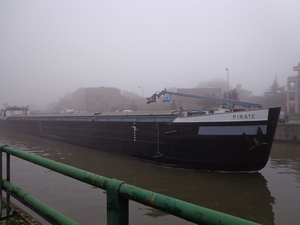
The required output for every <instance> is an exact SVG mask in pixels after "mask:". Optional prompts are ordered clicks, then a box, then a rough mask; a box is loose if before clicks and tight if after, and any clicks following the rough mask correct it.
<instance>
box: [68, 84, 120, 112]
mask: <svg viewBox="0 0 300 225" xmlns="http://www.w3.org/2000/svg"><path fill="white" fill-rule="evenodd" d="M120 102H121V90H120V89H118V88H113V87H96V88H79V89H77V90H76V91H75V92H74V94H73V97H72V108H73V109H74V110H76V111H80V112H84V111H87V112H98V111H100V112H107V111H115V110H116V109H118V107H119V105H120Z"/></svg>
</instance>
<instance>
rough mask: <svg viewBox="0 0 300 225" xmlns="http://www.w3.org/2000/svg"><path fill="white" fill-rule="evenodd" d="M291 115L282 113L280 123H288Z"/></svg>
mask: <svg viewBox="0 0 300 225" xmlns="http://www.w3.org/2000/svg"><path fill="white" fill-rule="evenodd" d="M289 119H290V117H289V115H288V114H287V113H286V112H284V111H281V112H280V114H279V122H280V123H286V122H289Z"/></svg>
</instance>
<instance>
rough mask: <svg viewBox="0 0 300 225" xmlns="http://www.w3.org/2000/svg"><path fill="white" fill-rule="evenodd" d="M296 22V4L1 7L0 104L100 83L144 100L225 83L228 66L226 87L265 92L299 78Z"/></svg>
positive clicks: (269, 0)
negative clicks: (171, 91)
mask: <svg viewBox="0 0 300 225" xmlns="http://www.w3.org/2000/svg"><path fill="white" fill-rule="evenodd" d="M299 18H300V1H299V0H287V1H281V0H264V1H261V0H251V1H250V0H249V1H247V0H244V1H240V0H226V1H223V0H219V1H218V0H215V1H214V0H207V1H201V0H172V1H171V0H167V1H165V0H145V1H141V0H136V1H131V0H129V1H121V0H120V1H108V0H107V1H104V0H89V1H79V0H78V1H77V0H65V1H62V0H48V1H31V0H23V1H14V0H2V1H1V2H0V104H1V106H2V105H3V103H8V104H10V105H13V104H18V105H24V104H31V105H46V104H48V103H50V102H55V101H58V100H59V98H60V97H63V96H64V95H65V94H66V93H68V92H75V91H76V90H77V89H78V88H79V87H99V86H105V87H117V88H119V89H121V90H126V91H130V92H134V93H137V94H139V95H141V94H142V91H143V94H144V96H145V97H146V96H147V95H151V94H153V93H154V92H155V91H158V90H162V89H163V88H164V87H167V88H168V87H178V88H193V87H196V86H197V85H198V84H199V83H201V82H205V81H209V80H213V79H216V78H221V79H224V81H226V79H227V71H226V70H225V69H226V68H228V71H229V84H230V86H231V87H235V86H236V84H242V85H243V86H242V87H243V88H244V89H248V90H251V91H252V92H253V94H255V95H262V94H263V92H264V91H266V90H267V89H268V88H269V87H270V86H271V84H272V82H273V81H274V78H275V76H277V80H278V83H279V85H280V86H284V85H286V78H287V77H288V76H295V75H297V73H296V72H294V71H293V67H294V66H296V65H298V63H299V62H300V29H299V28H300V19H299ZM138 86H140V87H142V89H141V88H138Z"/></svg>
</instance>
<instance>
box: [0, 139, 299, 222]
mask: <svg viewBox="0 0 300 225" xmlns="http://www.w3.org/2000/svg"><path fill="white" fill-rule="evenodd" d="M0 143H5V144H8V145H10V146H12V147H15V148H19V149H23V150H26V151H29V152H32V153H34V154H37V155H41V156H43V157H46V158H49V159H53V160H55V161H59V162H63V163H65V164H68V165H72V166H75V167H78V168H81V169H84V170H88V171H90V172H93V173H97V174H100V175H102V176H106V177H110V178H116V179H119V180H124V181H125V182H127V183H129V184H132V185H136V186H138V187H142V188H145V189H148V190H151V191H155V192H158V193H161V194H164V195H168V196H171V197H175V198H178V199H181V200H184V201H188V202H191V203H194V204H197V205H201V206H204V207H207V208H210V209H214V210H217V211H221V212H225V213H228V214H231V215H235V216H238V217H241V218H244V219H248V220H251V221H254V222H258V223H262V224H267V225H268V224H270V225H272V224H276V225H279V224H286V222H287V221H288V222H289V224H297V223H296V221H297V219H298V218H299V216H298V212H299V210H300V207H299V203H298V202H299V200H300V199H299V198H300V197H299V196H300V193H299V180H300V179H299V178H300V176H299V174H300V172H299V171H300V168H299V165H300V149H299V148H300V147H299V145H295V144H287V143H277V142H276V143H274V146H273V149H272V154H271V158H270V160H269V163H268V164H267V166H266V168H265V169H263V170H262V171H260V172H259V173H218V172H206V171H195V170H185V169H178V168H170V167H165V166H161V165H157V164H152V163H148V162H143V161H140V160H136V159H132V158H128V157H124V156H119V155H115V154H110V153H106V152H102V151H99V150H94V149H88V148H82V147H78V146H72V145H68V144H64V143H59V142H53V141H49V140H44V139H39V138H33V137H27V136H24V135H18V134H6V133H5V134H1V133H0ZM45 182H47V181H45ZM284 184H285V185H287V187H286V186H284ZM88 190H90V189H88ZM88 190H87V191H88ZM286 190H288V191H290V194H289V196H288V198H287V195H286V193H285V192H286ZM95 198H98V197H97V196H95ZM290 198H293V201H291V199H290ZM61 201H63V200H61ZM291 202H292V206H291V207H288V208H289V210H285V209H283V207H285V205H288V204H290V203H291ZM58 204H61V202H59V201H58ZM297 204H298V205H297ZM131 205H134V207H133V208H130V212H131V214H132V215H131V218H132V219H133V220H134V221H135V222H136V223H138V222H139V221H140V222H143V224H147V222H146V221H147V220H145V218H147V217H151V218H156V222H159V221H160V220H163V221H169V222H170V221H172V224H186V221H180V220H176V219H174V218H169V216H168V215H167V214H165V213H162V212H160V211H158V210H154V209H151V208H149V207H146V206H142V205H140V204H134V203H133V204H132V203H131ZM73 207H74V206H73ZM79 207H80V204H79V205H78V208H76V209H74V212H78V211H79V210H82V209H79ZM283 212H284V213H283ZM139 214H141V215H142V217H139V216H138V215H139ZM96 216H98V215H97V214H96ZM287 216H288V217H290V219H288V220H287V219H286V217H287ZM83 217H84V215H83ZM141 218H142V219H141ZM297 222H298V221H297ZM170 223H171V222H170Z"/></svg>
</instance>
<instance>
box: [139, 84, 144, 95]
mask: <svg viewBox="0 0 300 225" xmlns="http://www.w3.org/2000/svg"><path fill="white" fill-rule="evenodd" d="M138 88H140V89H142V98H144V89H143V88H142V87H141V86H138Z"/></svg>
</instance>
